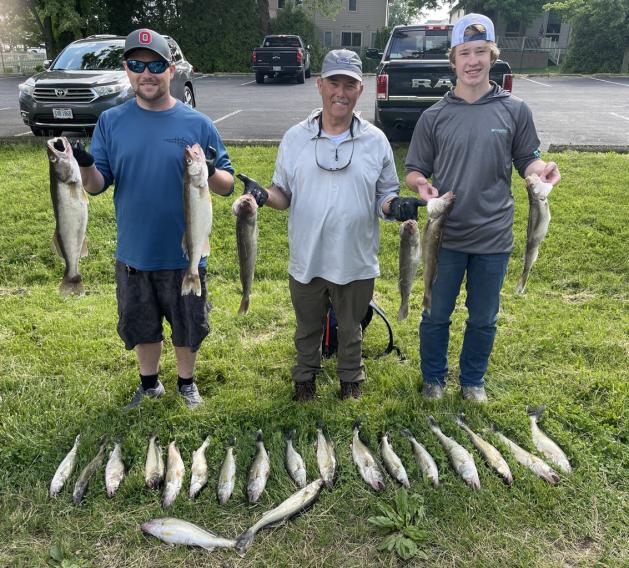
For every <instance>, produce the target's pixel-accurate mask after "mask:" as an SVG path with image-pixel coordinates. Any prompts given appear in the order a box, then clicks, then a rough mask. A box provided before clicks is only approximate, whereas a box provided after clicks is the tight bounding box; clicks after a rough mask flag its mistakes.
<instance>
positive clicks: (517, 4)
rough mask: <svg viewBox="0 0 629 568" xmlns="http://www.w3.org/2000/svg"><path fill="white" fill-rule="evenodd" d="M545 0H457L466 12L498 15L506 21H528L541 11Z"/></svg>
mask: <svg viewBox="0 0 629 568" xmlns="http://www.w3.org/2000/svg"><path fill="white" fill-rule="evenodd" d="M545 2H546V0H526V1H525V2H523V1H522V0H459V6H460V7H461V8H464V9H465V11H466V12H476V13H479V14H484V15H486V16H487V17H489V18H491V19H492V20H494V21H495V20H496V19H497V18H498V17H500V18H501V19H502V20H503V21H505V22H507V23H515V22H520V23H521V24H523V25H526V24H528V23H530V22H531V21H532V20H533V19H534V18H535V17H536V16H538V15H539V13H540V12H541V11H542V7H543V5H544V3H545Z"/></svg>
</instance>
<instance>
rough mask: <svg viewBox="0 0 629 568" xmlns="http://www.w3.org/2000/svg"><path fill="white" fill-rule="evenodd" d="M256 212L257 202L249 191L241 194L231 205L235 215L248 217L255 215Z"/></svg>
mask: <svg viewBox="0 0 629 568" xmlns="http://www.w3.org/2000/svg"><path fill="white" fill-rule="evenodd" d="M257 212H258V204H257V203H256V200H255V198H254V197H253V195H251V194H250V193H247V194H245V195H241V196H240V197H239V198H238V199H236V201H234V204H233V205H232V213H233V214H234V215H236V217H241V218H250V217H255V216H256V215H257Z"/></svg>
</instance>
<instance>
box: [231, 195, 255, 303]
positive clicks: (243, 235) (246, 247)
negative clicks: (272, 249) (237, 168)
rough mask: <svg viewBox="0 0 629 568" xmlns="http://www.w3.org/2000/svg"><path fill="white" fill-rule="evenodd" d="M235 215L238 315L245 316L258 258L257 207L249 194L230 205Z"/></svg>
mask: <svg viewBox="0 0 629 568" xmlns="http://www.w3.org/2000/svg"><path fill="white" fill-rule="evenodd" d="M232 212H233V213H234V215H236V246H237V248H238V262H239V265H240V283H241V284H242V300H241V301H240V308H239V310H238V313H239V314H240V315H243V314H246V313H247V310H248V309H249V296H250V294H251V286H252V285H253V275H254V272H255V268H256V258H257V256H258V205H257V203H256V200H255V199H254V197H253V196H252V195H250V194H246V195H242V196H241V197H239V198H238V199H237V200H236V201H234V204H233V205H232Z"/></svg>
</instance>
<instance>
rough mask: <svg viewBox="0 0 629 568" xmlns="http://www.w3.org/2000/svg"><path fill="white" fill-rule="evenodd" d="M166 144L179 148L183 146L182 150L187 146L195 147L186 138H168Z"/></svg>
mask: <svg viewBox="0 0 629 568" xmlns="http://www.w3.org/2000/svg"><path fill="white" fill-rule="evenodd" d="M166 142H170V143H171V144H177V146H181V147H182V148H185V147H186V146H194V142H190V141H189V140H187V139H186V138H166Z"/></svg>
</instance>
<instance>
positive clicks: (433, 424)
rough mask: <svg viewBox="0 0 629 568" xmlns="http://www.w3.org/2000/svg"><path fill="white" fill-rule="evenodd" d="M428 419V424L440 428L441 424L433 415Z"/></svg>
mask: <svg viewBox="0 0 629 568" xmlns="http://www.w3.org/2000/svg"><path fill="white" fill-rule="evenodd" d="M426 420H428V424H430V426H436V427H437V428H439V424H438V423H437V421H436V420H435V419H434V417H433V416H429V417H428V418H427V419H426Z"/></svg>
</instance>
